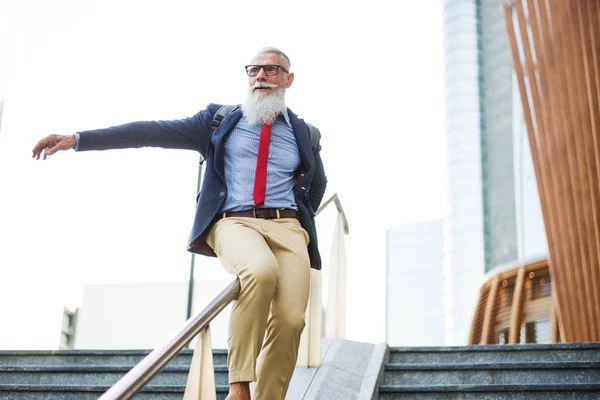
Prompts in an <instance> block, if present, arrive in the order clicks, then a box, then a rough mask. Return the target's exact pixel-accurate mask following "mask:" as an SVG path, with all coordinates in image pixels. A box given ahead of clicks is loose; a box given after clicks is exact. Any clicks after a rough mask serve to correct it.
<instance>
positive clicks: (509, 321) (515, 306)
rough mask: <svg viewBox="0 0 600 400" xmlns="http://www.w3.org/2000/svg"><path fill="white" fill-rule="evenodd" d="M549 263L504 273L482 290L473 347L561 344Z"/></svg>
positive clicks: (472, 330)
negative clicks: (484, 345) (542, 343)
mask: <svg viewBox="0 0 600 400" xmlns="http://www.w3.org/2000/svg"><path fill="white" fill-rule="evenodd" d="M559 335H560V334H559V326H558V320H557V318H556V312H555V308H554V300H553V296H552V278H551V276H550V271H549V269H548V261H547V260H542V261H538V262H535V263H532V264H527V265H523V266H521V267H518V268H514V269H511V270H509V271H506V272H502V273H500V274H498V275H496V276H494V277H493V278H491V279H490V280H489V281H487V282H486V283H485V284H484V285H483V287H482V288H481V292H480V296H479V301H478V303H477V309H476V311H475V317H474V318H473V325H472V327H471V335H470V337H469V344H515V343H539V342H550V343H558V342H560V336H559Z"/></svg>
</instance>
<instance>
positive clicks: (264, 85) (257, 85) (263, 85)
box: [251, 82, 277, 89]
mask: <svg viewBox="0 0 600 400" xmlns="http://www.w3.org/2000/svg"><path fill="white" fill-rule="evenodd" d="M276 87H277V85H275V84H274V83H267V82H256V83H255V84H254V85H252V86H251V88H252V89H260V88H268V89H273V88H276Z"/></svg>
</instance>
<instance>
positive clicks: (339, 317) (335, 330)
mask: <svg viewBox="0 0 600 400" xmlns="http://www.w3.org/2000/svg"><path fill="white" fill-rule="evenodd" d="M332 203H333V204H335V207H336V209H337V217H336V222H335V233H334V236H333V241H332V244H331V253H330V257H329V285H328V303H327V313H326V322H325V326H326V332H327V334H326V337H327V338H330V337H331V338H344V336H345V322H346V246H345V242H344V236H345V235H347V234H348V233H349V228H348V220H347V219H346V214H345V213H344V209H343V208H342V203H341V202H340V199H339V197H338V195H337V194H334V195H333V196H331V197H330V198H329V199H328V200H327V201H325V202H324V203H323V205H321V207H320V208H319V210H318V211H317V212H316V213H315V217H316V216H318V215H319V214H320V213H321V212H322V211H323V210H324V209H325V208H326V207H328V206H329V205H330V204H332ZM322 290H323V289H322V275H321V272H320V271H315V270H312V269H311V271H310V296H309V302H308V307H307V313H306V314H307V315H306V320H307V322H306V328H305V329H304V331H303V332H302V336H301V337H300V348H299V350H298V361H297V363H296V365H297V366H299V367H316V366H319V365H320V361H321V336H322V331H323V327H322V316H323V303H322V293H323V292H322Z"/></svg>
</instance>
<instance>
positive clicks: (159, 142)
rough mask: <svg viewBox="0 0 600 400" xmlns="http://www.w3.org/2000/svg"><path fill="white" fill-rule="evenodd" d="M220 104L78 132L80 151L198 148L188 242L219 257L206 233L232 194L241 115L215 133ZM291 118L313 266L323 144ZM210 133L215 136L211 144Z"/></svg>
mask: <svg viewBox="0 0 600 400" xmlns="http://www.w3.org/2000/svg"><path fill="white" fill-rule="evenodd" d="M220 107H221V105H220V104H209V105H208V107H206V109H204V110H202V111H200V112H199V113H197V114H196V115H194V116H192V117H189V118H185V119H180V120H173V121H140V122H132V123H128V124H124V125H119V126H113V127H110V128H105V129H96V130H89V131H83V132H78V133H79V147H78V151H86V150H109V149H125V148H139V147H162V148H168V149H188V150H195V151H198V152H199V153H200V154H201V155H202V156H203V157H204V158H205V159H206V163H205V165H206V169H205V172H204V179H203V183H202V189H201V190H200V193H198V201H197V205H196V216H195V219H194V224H193V226H192V232H191V234H190V239H189V243H188V251H190V252H193V253H197V254H203V255H206V256H213V257H214V256H215V253H214V252H213V250H212V249H211V248H210V246H208V244H207V243H206V240H205V238H206V234H207V233H208V230H209V229H210V227H211V225H212V224H213V223H214V222H215V218H216V217H217V214H218V213H219V210H220V209H221V207H222V206H223V204H224V202H225V199H226V197H227V187H226V184H225V178H224V176H225V171H224V168H225V157H224V150H225V141H226V140H227V137H228V136H229V134H230V133H231V132H232V130H233V128H234V127H235V126H236V124H237V122H238V121H239V120H240V118H241V117H242V111H241V110H240V109H237V110H235V111H233V112H232V113H230V114H229V115H228V116H227V117H226V118H225V119H224V120H223V121H222V122H221V124H220V125H219V127H218V128H217V129H216V130H215V131H214V132H213V134H212V137H211V135H210V132H211V129H210V124H211V122H212V120H213V116H214V115H215V113H216V112H217V110H218V109H219V108H220ZM288 113H289V117H290V122H291V123H292V128H293V130H294V135H295V136H296V142H297V144H298V150H299V151H300V168H299V170H298V171H297V179H296V184H295V186H294V195H295V197H296V204H297V205H298V214H299V216H300V223H301V224H302V227H303V228H304V229H305V230H306V231H307V232H308V235H309V237H310V242H309V244H308V252H309V255H310V260H311V267H312V268H315V269H321V256H320V255H319V248H318V242H317V231H316V227H315V221H314V215H315V211H316V210H317V209H318V208H319V205H320V204H321V200H322V199H323V195H324V194H325V188H326V187H327V178H326V176H325V171H324V169H323V162H322V161H321V156H320V146H318V148H317V149H315V150H314V151H313V149H312V147H311V144H310V132H309V129H308V126H307V125H306V123H305V122H304V120H302V119H301V118H299V117H298V116H297V115H296V114H294V113H293V112H292V111H291V110H289V109H288ZM209 138H211V140H210V143H209Z"/></svg>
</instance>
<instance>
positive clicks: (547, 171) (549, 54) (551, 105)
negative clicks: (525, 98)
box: [515, 0, 573, 326]
mask: <svg viewBox="0 0 600 400" xmlns="http://www.w3.org/2000/svg"><path fill="white" fill-rule="evenodd" d="M527 6H528V10H529V13H530V18H529V21H530V24H531V35H532V41H533V45H534V48H535V49H536V58H537V65H538V70H537V71H536V73H534V74H535V76H536V77H537V78H538V79H539V84H540V86H541V89H539V90H538V91H537V92H536V93H540V95H539V98H538V97H536V99H537V100H538V102H537V103H536V104H535V110H534V113H535V112H537V119H538V120H539V121H540V124H541V127H542V131H541V132H539V134H538V135H534V134H533V133H531V134H529V141H530V145H531V147H532V148H533V147H534V146H535V147H536V150H537V152H538V153H539V156H538V158H537V159H535V158H534V160H533V161H534V164H535V163H536V162H537V163H540V166H539V168H538V169H539V170H540V173H538V172H537V171H536V180H537V182H538V191H539V192H540V193H544V196H541V195H540V200H541V204H542V210H544V208H546V210H547V211H546V213H544V222H545V225H546V236H547V237H548V244H549V248H550V259H549V263H550V270H551V271H553V275H554V279H556V280H557V281H560V282H565V284H564V285H560V286H558V287H557V290H558V291H557V293H558V295H559V296H560V297H564V294H565V293H567V289H568V288H567V284H568V283H569V280H568V277H567V276H563V274H561V272H562V270H561V268H560V266H561V265H567V264H570V259H569V258H568V252H567V251H565V250H564V249H563V247H564V246H563V243H565V242H566V241H567V240H568V237H569V236H568V232H565V230H564V227H565V226H567V222H568V221H567V220H566V217H565V216H564V215H563V214H562V213H561V212H559V211H558V210H559V207H560V204H562V203H564V200H563V198H562V196H560V195H559V196H557V195H556V193H557V188H559V187H561V185H562V179H561V173H560V169H559V168H556V167H555V164H556V163H555V162H554V160H553V156H552V154H553V148H554V146H553V145H552V137H553V135H554V134H555V132H557V131H558V130H560V129H562V128H561V126H560V123H561V121H560V119H558V118H557V114H558V112H559V108H560V106H559V99H558V96H560V93H559V92H558V90H557V88H556V86H555V85H552V84H549V83H548V80H549V79H548V73H547V71H546V69H545V68H540V67H539V66H540V65H551V64H554V53H553V47H554V46H553V42H552V38H551V35H550V19H549V11H548V9H547V8H546V4H545V3H542V4H540V3H537V2H536V3H535V4H534V2H533V0H530V1H528V3H527ZM521 14H522V10H521ZM521 20H523V18H522V17H521ZM538 21H539V24H538ZM526 38H527V37H526ZM528 45H529V41H527V43H525V44H524V46H528ZM515 56H517V55H515ZM523 79H524V78H523ZM536 82H537V81H536ZM559 193H560V191H559ZM570 306H571V307H572V305H571V304H568V303H567V304H562V307H560V308H559V309H558V310H557V312H558V314H559V316H560V315H563V316H564V318H563V320H564V324H563V325H564V326H571V316H572V312H573V309H572V308H571V307H570ZM563 309H564V312H562V310H563Z"/></svg>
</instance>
